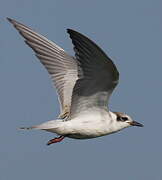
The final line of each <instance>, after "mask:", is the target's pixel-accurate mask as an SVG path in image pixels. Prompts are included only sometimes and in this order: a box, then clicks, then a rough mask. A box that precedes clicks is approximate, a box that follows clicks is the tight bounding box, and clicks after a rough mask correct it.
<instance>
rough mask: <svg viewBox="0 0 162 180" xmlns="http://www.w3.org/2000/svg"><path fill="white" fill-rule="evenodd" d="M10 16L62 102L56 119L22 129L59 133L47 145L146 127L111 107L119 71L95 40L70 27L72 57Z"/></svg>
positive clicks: (68, 31)
mask: <svg viewBox="0 0 162 180" xmlns="http://www.w3.org/2000/svg"><path fill="white" fill-rule="evenodd" d="M7 19H8V20H9V22H10V23H12V24H13V26H14V27H15V28H16V29H17V30H18V31H19V33H20V34H21V35H22V36H23V37H24V38H25V42H26V44H27V45H29V46H30V47H31V48H32V49H33V50H34V52H35V55H36V56H37V57H38V59H39V60H40V62H41V63H42V64H43V65H44V67H45V68H46V69H47V71H48V73H49V75H50V77H51V80H52V82H53V84H54V86H55V87H56V90H57V93H58V98H59V102H60V115H59V116H58V118H57V119H56V120H51V121H47V122H45V123H42V124H40V125H36V126H32V127H23V128H21V129H40V130H45V131H48V132H52V133H56V134H57V135H58V136H57V137H55V138H54V139H51V140H49V141H48V143H47V145H50V144H53V143H57V142H60V141H62V140H63V139H64V138H65V137H68V138H74V139H90V138H96V137H100V136H105V135H108V134H112V133H115V132H117V131H120V130H122V129H124V128H126V127H130V126H139V127H143V125H142V124H141V123H138V122H136V121H133V120H132V118H131V117H130V116H128V115H127V114H125V113H121V112H111V111H110V110H109V108H108V101H109V98H110V96H111V94H112V92H113V90H114V88H115V87H116V85H117V84H118V81H119V72H118V70H117V68H116V66H115V64H114V63H113V61H112V60H111V59H110V58H109V57H108V56H107V55H106V54H105V53H104V52H103V50H101V48H100V47H98V46H97V45H96V44H95V43H94V42H93V41H91V40H90V39H89V38H87V37H86V36H84V35H82V34H81V33H79V32H77V31H74V30H72V29H67V33H68V34H69V35H70V38H71V39H72V43H73V45H74V51H75V57H72V56H70V55H68V54H67V53H66V52H65V51H64V50H63V49H62V48H61V47H59V46H58V45H56V44H55V43H54V42H52V41H50V40H48V39H47V38H45V37H44V36H42V35H40V34H38V33H36V32H34V31H33V30H32V29H30V28H28V27H27V26H25V25H23V24H21V23H19V22H17V21H15V20H13V19H10V18H7Z"/></svg>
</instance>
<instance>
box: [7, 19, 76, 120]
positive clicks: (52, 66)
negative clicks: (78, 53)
mask: <svg viewBox="0 0 162 180" xmlns="http://www.w3.org/2000/svg"><path fill="white" fill-rule="evenodd" d="M8 20H9V21H10V22H11V23H12V24H13V25H14V27H15V28H16V29H17V30H18V31H19V33H20V34H21V35H22V36H23V37H24V38H25V42H26V43H27V44H28V45H29V46H30V47H31V48H32V49H33V50H34V51H35V53H36V56H37V57H38V58H39V59H40V62H41V63H42V64H43V65H44V66H45V67H46V69H47V71H48V73H49V74H50V75H51V78H52V81H53V83H54V85H55V86H56V90H57V93H58V95H59V101H60V109H61V115H60V117H65V116H66V115H67V114H68V113H69V109H70V105H71V96H72V91H73V87H74V85H75V82H76V80H77V79H78V66H77V61H76V60H75V59H74V58H73V57H71V56H69V55H68V54H67V53H66V52H65V51H64V50H63V49H62V48H60V47H59V46H57V45H56V44H55V43H53V42H52V41H50V40H48V39H47V38H45V37H43V36H42V35H40V34H38V33H36V32H34V31H33V30H31V29H30V28H28V27H26V26H25V25H23V24H21V23H19V22H17V21H15V20H13V19H10V18H8Z"/></svg>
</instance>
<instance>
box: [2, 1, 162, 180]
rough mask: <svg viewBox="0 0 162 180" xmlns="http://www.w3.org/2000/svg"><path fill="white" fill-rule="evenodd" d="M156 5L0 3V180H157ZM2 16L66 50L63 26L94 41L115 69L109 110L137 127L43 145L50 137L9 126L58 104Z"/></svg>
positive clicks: (29, 121)
mask: <svg viewBox="0 0 162 180" xmlns="http://www.w3.org/2000/svg"><path fill="white" fill-rule="evenodd" d="M161 7H162V1H160V0H136V1H133V0H123V1H117V0H102V1H92V0H91V1H90V0H82V1H76V0H68V1H66V0H59V1H56V0H49V1H43V0H39V1H32V0H28V1H25V0H12V1H9V0H1V6H0V12H1V13H0V19H1V20H0V34H1V35H0V48H1V53H0V83H1V87H0V92H1V93H0V119H1V126H0V142H1V146H0V147H1V148H0V179H2V180H9V179H23V180H28V179H39V180H44V179H60V180H61V179H65V178H66V179H71V180H72V179H77V180H81V179H93V180H97V179H105V180H106V179H111V180H116V179H119V178H120V179H124V180H130V179H131V180H137V179H138V180H139V179H142V180H143V179H147V180H152V179H155V180H161V179H162V171H161V167H162V155H161V154H162V144H161V136H162V133H161V132H162V131H161V127H162V119H161V107H162V99H161V92H162V83H161V82H162V79H161V77H162V70H161V67H162V53H161V52H162V35H161V34H162V23H161V17H162V8H161ZM6 17H10V18H14V19H16V20H17V21H19V22H22V23H23V24H26V25H27V26H29V27H32V29H34V30H35V31H37V32H39V33H41V34H42V35H44V36H46V37H47V38H48V39H50V40H53V41H54V42H55V43H57V44H58V45H59V46H61V47H62V48H64V49H65V50H66V51H67V52H68V53H69V54H72V55H73V54H74V52H73V50H72V43H71V40H70V39H69V36H68V34H67V33H66V29H67V28H71V29H75V30H77V31H79V32H81V33H83V34H85V35H87V36H88V37H89V38H91V39H92V40H93V41H95V42H96V43H97V44H98V45H99V46H100V47H101V48H102V49H103V50H104V51H105V52H106V53H107V54H108V55H109V57H111V59H113V61H114V63H115V64H116V66H117V67H118V69H119V72H120V83H119V85H118V87H117V88H116V90H115V91H114V93H113V95H112V97H111V100H110V105H109V106H110V109H111V110H112V111H121V112H126V113H128V114H129V115H130V116H131V117H132V118H133V119H134V120H136V121H139V122H141V123H143V124H144V125H145V127H144V128H135V127H134V128H133V127H132V128H128V129H125V130H123V131H121V132H119V133H116V134H113V135H110V136H105V137H101V138H96V139H91V140H80V141H79V140H73V139H68V138H67V139H65V140H64V141H63V142H62V143H60V144H55V145H51V146H46V142H47V141H48V140H49V139H51V138H53V137H55V134H52V133H48V132H43V131H30V132H29V131H19V130H17V127H20V126H30V125H34V124H39V123H42V122H44V121H47V120H51V119H55V118H56V117H57V115H58V113H59V106H58V101H57V96H56V92H55V89H54V88H53V87H52V83H51V81H50V79H49V75H48V73H47V71H46V70H45V69H44V67H43V66H42V65H41V64H40V62H39V61H38V60H37V58H36V57H35V56H34V53H33V52H32V50H31V49H30V48H29V47H27V46H26V45H25V43H24V42H23V38H21V36H20V35H19V34H18V33H17V31H16V30H15V29H14V28H13V27H12V26H11V24H9V23H8V21H7V20H6Z"/></svg>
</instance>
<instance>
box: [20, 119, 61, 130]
mask: <svg viewBox="0 0 162 180" xmlns="http://www.w3.org/2000/svg"><path fill="white" fill-rule="evenodd" d="M61 122H62V120H51V121H47V122H44V123H42V124H39V125H36V126H30V127H20V128H18V129H20V130H32V129H40V130H48V129H53V128H57V127H59V125H60V123H61Z"/></svg>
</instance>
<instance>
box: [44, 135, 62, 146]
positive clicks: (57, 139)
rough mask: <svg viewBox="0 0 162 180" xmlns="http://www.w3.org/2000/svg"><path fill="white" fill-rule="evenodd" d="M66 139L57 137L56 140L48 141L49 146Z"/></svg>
mask: <svg viewBox="0 0 162 180" xmlns="http://www.w3.org/2000/svg"><path fill="white" fill-rule="evenodd" d="M64 138H65V137H64V136H59V137H56V138H54V139H51V140H49V141H48V143H47V145H50V144H53V143H57V142H61V141H62V140H63V139H64Z"/></svg>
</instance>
